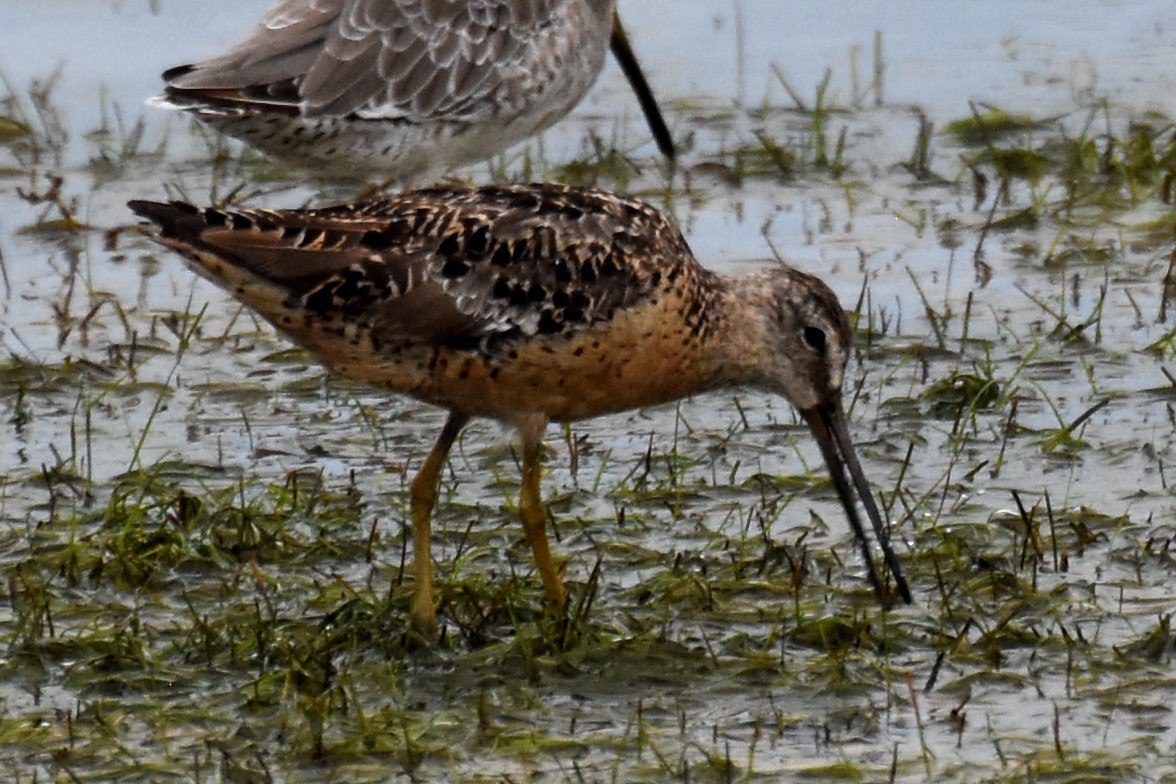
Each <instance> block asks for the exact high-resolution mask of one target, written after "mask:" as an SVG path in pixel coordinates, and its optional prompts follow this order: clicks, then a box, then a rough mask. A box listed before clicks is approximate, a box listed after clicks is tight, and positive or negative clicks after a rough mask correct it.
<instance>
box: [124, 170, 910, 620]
mask: <svg viewBox="0 0 1176 784" xmlns="http://www.w3.org/2000/svg"><path fill="white" fill-rule="evenodd" d="M129 206H130V208H131V209H132V210H134V211H135V212H136V213H138V214H139V215H141V216H143V217H146V218H148V219H150V220H151V221H154V222H155V223H156V224H157V225H158V231H157V233H156V234H155V238H156V239H158V240H159V241H160V242H162V243H163V244H164V245H167V246H168V247H170V248H173V249H174V250H177V251H179V252H180V253H182V254H183V255H184V256H186V257H187V258H188V259H190V260H191V262H192V266H193V267H194V268H195V270H196V271H197V272H199V273H201V274H203V275H204V276H205V277H207V278H209V279H211V280H212V281H213V282H215V283H217V284H218V285H220V286H222V287H223V288H225V289H226V290H227V291H229V292H230V293H231V294H233V296H235V297H237V298H238V299H240V300H241V301H242V302H244V303H246V304H248V305H249V306H251V307H252V308H253V309H255V310H256V311H257V312H259V313H260V314H261V315H263V316H264V317H265V318H267V319H268V320H269V321H270V322H272V323H273V324H274V326H276V327H277V328H278V329H279V330H280V331H282V332H283V333H285V334H286V335H288V336H289V337H290V338H292V339H293V340H294V341H296V342H297V343H300V344H302V345H304V346H306V347H307V348H308V349H309V350H310V351H311V352H312V353H313V354H314V355H315V356H317V357H318V358H319V359H320V360H321V361H322V362H323V363H324V364H326V365H327V366H328V367H330V368H331V369H333V370H335V371H336V372H338V373H340V374H342V375H344V376H348V377H350V378H354V379H359V380H362V381H367V382H371V383H375V384H379V385H383V386H385V387H388V388H390V389H392V390H396V391H399V392H405V393H407V394H409V395H412V396H414V397H416V398H419V399H420V400H424V401H426V402H429V403H433V404H436V405H439V406H443V407H445V408H447V409H448V410H449V412H450V413H449V418H448V420H447V421H446V423H445V426H444V429H443V430H442V432H441V436H440V437H439V438H438V440H437V443H436V445H435V446H434V447H433V449H432V451H431V452H430V453H429V456H428V458H427V459H426V460H425V462H424V464H423V466H422V467H421V469H420V471H419V472H418V473H417V475H416V477H415V478H414V480H413V482H412V488H411V508H412V521H413V538H414V546H415V553H414V564H415V565H414V574H415V586H414V598H413V607H412V612H413V620H414V625H415V626H416V628H417V629H418V630H420V631H421V632H423V633H424V634H426V635H433V634H434V633H435V631H436V615H435V613H436V611H435V608H434V605H433V595H432V571H431V565H430V564H431V562H430V544H431V530H430V517H431V514H432V508H433V505H434V503H435V501H436V496H437V485H438V480H439V477H440V474H441V470H442V468H443V466H444V464H445V460H446V457H447V455H448V453H449V449H450V447H451V446H452V445H453V443H454V440H455V439H456V438H457V436H458V433H459V432H460V431H461V429H462V427H464V425H465V424H466V422H468V421H469V419H470V418H471V417H475V416H483V417H491V418H494V419H498V420H500V421H503V422H505V423H508V424H511V425H513V426H514V427H515V428H517V429H518V431H519V434H520V436H521V438H522V452H523V469H522V471H523V476H522V487H521V492H520V498H519V514H520V517H521V518H522V522H523V529H524V531H525V533H526V537H527V541H528V542H529V543H530V545H531V548H532V552H533V553H534V556H535V563H536V566H537V568H538V571H539V575H540V577H541V579H542V581H543V587H544V590H545V591H546V594H547V598H548V599H549V601H550V602H551V604H552V605H554V606H555V607H556V608H557V609H560V610H562V609H563V608H564V607H565V605H566V602H567V593H566V591H565V589H564V585H563V581H562V579H561V577H560V574H559V569H558V568H557V567H556V565H555V562H554V560H553V559H552V556H551V552H550V550H549V547H548V542H547V536H546V533H545V524H546V512H545V509H544V507H543V504H542V501H541V496H540V473H541V457H542V439H543V433H544V430H545V429H546V427H547V424H548V422H549V421H551V420H556V421H562V422H567V421H572V420H578V419H583V418H586V417H592V416H596V415H599V414H605V413H608V412H614V411H620V410H623V409H630V408H636V407H639V406H648V405H655V404H658V403H663V402H666V401H671V400H675V399H678V398H681V397H683V396H686V395H690V394H692V393H695V392H702V391H705V390H710V389H716V388H721V387H731V386H752V387H758V388H761V389H766V390H770V391H773V392H777V393H780V394H783V395H784V396H785V397H787V398H788V399H789V400H790V401H792V403H793V404H794V405H795V406H796V407H797V408H798V409H799V410H800V412H801V414H802V415H803V416H804V418H805V420H806V421H807V422H808V424H809V426H810V428H811V429H812V432H813V435H814V436H815V437H816V439H817V442H818V443H819V444H820V448H821V452H822V454H823V455H824V458H825V461H826V463H827V464H828V468H829V472H830V474H831V476H832V479H833V484H834V486H835V487H836V489H837V494H838V496H839V498H840V500H841V503H842V505H843V506H844V508H845V513H846V515H847V516H848V518H849V521H850V524H851V525H852V527H853V530H854V533H855V534H856V535H857V537H858V539H859V541H860V543H861V547H862V555H863V558H864V561H865V564H866V567H867V572H868V574H869V578H870V581H871V583H872V584H873V586H874V589H875V590H876V591H877V592H878V594H879V596H885V595H886V593H887V590H888V589H887V588H886V587H885V584H884V582H883V581H882V580H881V578H880V577H879V575H878V572H877V570H876V568H875V565H874V560H873V555H872V551H871V547H870V544H869V542H868V541H867V539H866V535H865V531H864V529H863V527H862V524H861V521H860V519H859V517H858V513H857V507H856V503H855V501H854V495H853V491H854V489H856V491H857V495H858V497H859V498H860V499H861V502H862V505H863V506H864V508H865V510H866V514H867V515H868V517H869V519H870V522H871V524H872V526H873V529H874V533H875V536H876V537H877V539H878V544H879V546H880V548H881V550H882V553H883V557H884V561H885V565H886V567H887V568H888V569H889V571H890V574H891V576H892V578H893V580H894V584H895V586H896V588H897V590H898V593H899V594H900V595H901V597H902V598H903V599H904V600H905V601H907V602H910V599H911V595H910V589H909V588H908V586H907V582H906V580H905V578H904V577H903V575H902V570H901V567H900V564H899V562H898V558H897V557H896V556H895V554H894V551H893V550H892V549H891V547H890V543H889V532H888V530H887V528H886V525H885V523H884V522H883V520H882V518H881V515H880V514H879V512H878V508H877V505H876V504H875V502H874V498H873V496H872V494H871V493H870V489H869V485H868V483H867V482H866V479H865V476H864V474H863V472H862V469H861V466H860V464H859V463H858V460H857V457H856V455H855V453H854V449H853V444H852V442H851V440H850V437H849V434H848V430H847V428H846V422H845V415H844V412H843V409H842V404H841V382H842V376H843V373H844V370H845V364H846V361H847V360H848V358H849V354H850V349H851V346H850V327H849V323H848V321H847V319H846V315H845V312H844V311H843V310H842V308H841V305H840V304H839V303H838V301H837V298H836V296H835V295H834V294H833V292H832V291H830V290H829V288H828V287H827V286H826V285H825V284H824V283H822V282H821V281H820V280H818V279H817V278H815V277H813V276H811V275H807V274H805V273H803V272H799V271H797V270H794V269H791V268H789V267H786V266H784V265H778V266H774V267H771V268H768V269H764V270H761V271H758V272H753V273H751V274H747V275H742V276H728V277H724V276H720V275H717V274H715V273H713V272H710V271H709V270H707V269H705V268H704V267H702V266H701V265H700V264H699V263H698V262H697V261H695V259H694V257H693V255H692V254H691V252H690V249H689V248H688V247H687V245H686V242H685V240H684V239H683V237H682V235H681V233H680V232H679V231H678V230H677V228H675V227H674V226H673V225H672V224H671V223H670V222H669V221H668V220H667V219H666V218H665V217H663V216H662V215H661V214H660V213H659V212H658V211H656V210H655V209H653V208H652V207H649V206H648V205H646V204H643V203H642V202H639V201H636V200H632V199H627V198H622V197H619V196H615V195H612V194H609V193H604V192H600V191H591V190H580V189H574V188H568V187H564V186H558V185H530V186H490V187H484V188H478V189H432V190H422V191H415V192H406V193H403V194H401V195H399V196H396V197H393V198H390V199H387V200H382V201H373V202H367V203H360V204H353V205H343V206H337V207H326V208H322V209H311V210H282V211H269V210H247V209H233V210H220V209H213V208H207V209H198V208H196V207H194V206H192V205H189V204H185V203H182V202H172V203H170V204H162V203H157V202H147V201H133V202H130V205H129ZM846 471H848V474H849V479H847V478H846Z"/></svg>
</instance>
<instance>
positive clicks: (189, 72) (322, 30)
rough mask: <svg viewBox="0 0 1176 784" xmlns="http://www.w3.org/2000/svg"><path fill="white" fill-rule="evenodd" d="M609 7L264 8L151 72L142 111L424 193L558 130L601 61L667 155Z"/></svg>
mask: <svg viewBox="0 0 1176 784" xmlns="http://www.w3.org/2000/svg"><path fill="white" fill-rule="evenodd" d="M615 9H616V0H280V1H279V2H278V3H277V5H275V6H274V7H273V8H272V9H271V10H270V11H269V12H268V13H267V14H266V16H265V17H264V18H263V19H262V20H261V22H260V23H258V25H257V27H256V28H254V30H253V32H252V33H251V34H250V35H249V37H248V38H246V39H245V40H244V41H242V42H241V43H239V44H237V45H236V46H234V47H233V48H232V49H230V50H228V51H227V52H225V53H224V54H222V55H220V56H219V57H213V58H211V59H208V60H204V61H203V62H199V63H195V64H191V65H181V66H177V67H175V68H172V69H170V70H168V71H165V72H164V74H163V79H164V81H165V82H166V83H167V84H166V87H165V89H164V92H163V94H162V95H160V96H158V97H157V98H155V99H154V100H153V103H154V104H155V105H157V106H161V107H165V108H172V109H182V110H186V111H190V112H192V113H193V114H195V115H196V116H197V117H198V118H200V119H201V120H203V121H204V122H206V123H208V124H209V125H211V126H213V127H215V128H217V129H218V130H219V131H221V132H223V133H225V134H227V135H229V136H232V137H235V138H238V139H241V140H242V141H245V142H247V143H249V144H251V145H253V146H255V147H257V148H259V149H261V150H263V151H265V152H267V153H270V154H272V155H274V156H275V157H278V158H281V159H284V160H286V161H291V162H294V163H296V164H298V165H300V166H301V167H303V168H307V169H313V170H315V171H319V172H324V173H328V174H332V175H335V176H345V177H347V178H349V179H356V178H359V179H365V178H372V177H373V176H375V177H380V178H385V179H387V178H391V179H392V180H395V181H398V182H402V183H403V182H408V181H412V180H414V179H416V180H422V179H429V178H435V177H437V176H440V175H441V174H443V173H444V172H446V171H448V170H450V169H453V168H456V167H458V166H462V165H464V164H468V163H473V162H476V161H479V160H483V159H486V158H489V157H491V156H493V155H495V154H496V153H498V152H501V151H502V150H504V149H506V148H507V147H509V146H511V145H512V144H515V143H516V142H519V141H522V140H523V139H526V138H527V137H529V136H532V135H534V134H536V133H538V132H540V131H542V130H543V129H545V128H547V127H548V126H550V125H552V124H553V123H555V122H556V121H557V120H559V119H560V118H562V117H563V116H564V115H566V114H567V113H568V112H569V111H571V109H572V108H573V107H574V106H575V105H576V104H577V103H579V102H580V99H581V98H583V97H584V95H585V93H587V92H588V90H589V88H590V87H591V86H592V84H593V82H595V81H596V77H597V75H598V74H599V73H600V70H601V68H602V66H603V64H604V56H605V48H606V47H609V46H611V48H612V51H613V54H614V55H615V56H616V58H617V61H618V62H619V63H620V65H621V68H622V69H623V70H624V72H625V75H626V76H627V77H628V79H629V82H630V84H631V85H632V86H633V89H634V90H635V92H636V93H637V97H638V99H639V101H640V103H641V108H642V110H643V111H644V113H645V116H646V119H647V121H648V122H649V125H650V128H651V129H652V131H653V135H654V138H655V139H656V140H657V144H658V146H659V147H660V149H661V151H662V152H663V153H664V154H665V155H666V156H667V157H669V158H670V159H671V160H672V159H673V156H674V147H673V142H672V140H671V138H670V133H669V130H668V129H667V128H666V125H665V122H664V121H663V119H662V116H661V113H660V111H659V110H658V107H657V103H656V101H655V100H654V98H653V94H652V92H651V91H650V89H649V86H648V84H647V83H646V81H645V77H644V75H643V74H642V72H641V69H640V67H639V66H638V64H637V60H636V58H635V57H634V55H633V52H632V49H631V48H630V47H629V43H628V41H627V39H626V36H625V32H624V29H623V28H622V27H621V23H620V18H619V17H618V16H617V15H616V10H615Z"/></svg>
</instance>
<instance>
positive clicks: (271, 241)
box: [131, 185, 707, 353]
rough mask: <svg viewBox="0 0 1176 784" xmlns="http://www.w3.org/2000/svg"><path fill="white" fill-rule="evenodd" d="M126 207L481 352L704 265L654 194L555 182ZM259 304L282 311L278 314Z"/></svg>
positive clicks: (353, 317) (592, 317)
mask: <svg viewBox="0 0 1176 784" xmlns="http://www.w3.org/2000/svg"><path fill="white" fill-rule="evenodd" d="M131 207H132V209H133V210H135V212H137V213H138V214H140V215H143V216H144V217H147V218H149V219H151V220H153V221H155V222H156V223H158V224H160V225H161V226H162V232H161V239H162V240H163V241H164V242H165V243H166V244H169V245H171V246H172V247H177V249H179V250H181V251H185V249H186V248H191V249H193V250H194V251H196V252H195V253H194V252H192V251H190V250H189V251H186V254H187V255H189V256H190V257H192V258H197V260H198V261H201V260H200V259H199V258H198V255H199V252H205V253H211V254H213V255H214V256H215V257H217V258H219V259H223V260H224V261H226V262H228V263H229V264H230V265H231V266H232V267H233V268H235V269H241V270H245V271H246V272H248V273H249V274H250V275H253V276H257V277H258V278H262V279H264V281H265V282H266V283H267V284H269V285H271V286H274V287H277V288H279V289H281V290H282V292H283V296H282V297H270V298H269V300H270V301H273V302H281V303H282V307H283V308H286V309H288V310H293V311H296V312H297V311H302V312H305V313H308V314H316V315H329V316H332V317H335V318H342V320H344V321H348V322H352V323H357V324H362V325H363V326H364V327H365V328H370V329H372V330H374V331H375V332H377V333H378V334H379V335H380V337H381V339H382V340H385V341H389V342H399V343H414V344H430V345H446V346H450V347H454V348H466V349H470V350H476V351H479V352H483V353H494V352H496V351H499V350H503V349H505V348H506V347H508V346H509V345H510V344H512V343H513V342H514V341H515V340H517V339H520V338H532V337H535V336H545V335H546V336H553V337H554V336H556V335H560V334H565V335H567V334H572V333H574V332H576V331H578V330H583V329H586V328H588V327H591V326H593V325H598V324H601V323H603V322H607V321H608V320H609V319H611V318H613V317H614V316H615V315H616V313H617V312H619V311H620V310H622V309H624V308H626V307H629V306H632V305H633V304H635V303H637V302H639V301H641V300H643V299H651V298H655V297H657V296H659V292H662V291H664V290H666V289H667V288H668V287H670V286H671V285H672V284H673V283H674V281H675V280H677V278H678V277H679V276H681V275H683V274H686V275H705V274H707V273H705V272H704V271H703V270H702V268H700V267H698V266H697V265H694V264H691V263H688V260H689V258H690V257H689V251H688V250H687V249H686V246H685V241H684V240H683V239H682V237H681V235H680V233H679V232H678V231H677V229H676V228H674V227H673V225H671V224H670V223H669V222H668V221H666V220H665V218H663V217H662V216H661V215H660V214H659V213H658V212H657V211H655V210H653V209H652V208H650V207H648V206H646V205H644V204H642V203H640V202H637V201H633V200H628V199H622V198H619V197H616V196H612V195H610V194H606V193H601V192H596V191H585V190H577V189H570V188H564V187H561V186H553V185H537V186H503V187H496V186H492V187H486V188H479V189H475V190H445V189H437V190H428V191H415V192H411V193H407V194H403V195H401V196H398V197H395V198H392V199H388V200H384V201H379V202H368V203H364V204H360V205H353V206H352V205H348V206H340V207H331V208H325V209H319V210H291V211H275V212H269V211H249V210H240V211H232V212H222V211H218V210H211V209H207V210H197V209H196V208H193V207H190V206H188V205H182V204H180V205H175V204H173V205H160V204H154V203H149V202H133V203H132V205H131ZM201 264H202V265H203V267H204V268H203V269H202V270H201V272H202V273H203V274H205V275H206V276H209V277H213V278H214V279H216V278H217V277H220V278H221V280H219V281H218V282H220V283H221V285H224V286H225V287H226V288H228V289H229V290H230V291H232V290H233V284H232V283H231V282H226V280H225V276H224V275H223V274H221V275H218V274H217V273H216V272H215V271H214V272H213V274H212V275H209V267H208V265H207V264H206V263H204V262H202V261H201ZM250 304H254V305H255V306H256V305H257V303H250ZM263 315H266V316H267V317H269V318H271V320H273V321H274V322H275V323H279V321H280V317H281V315H282V314H274V313H266V312H264V310H263Z"/></svg>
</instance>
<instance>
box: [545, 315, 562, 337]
mask: <svg viewBox="0 0 1176 784" xmlns="http://www.w3.org/2000/svg"><path fill="white" fill-rule="evenodd" d="M562 331H563V324H561V323H559V322H558V321H556V320H555V317H554V316H553V315H552V312H551V310H549V309H544V311H543V312H542V313H540V314H539V334H541V335H555V334H557V333H559V332H562Z"/></svg>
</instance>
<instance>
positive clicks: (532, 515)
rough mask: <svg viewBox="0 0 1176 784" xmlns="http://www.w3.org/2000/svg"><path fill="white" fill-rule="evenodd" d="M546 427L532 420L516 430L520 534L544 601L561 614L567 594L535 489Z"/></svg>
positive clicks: (542, 421) (545, 513)
mask: <svg viewBox="0 0 1176 784" xmlns="http://www.w3.org/2000/svg"><path fill="white" fill-rule="evenodd" d="M546 426H547V421H546V419H543V420H539V419H536V420H535V421H531V422H527V423H524V425H523V426H520V428H519V431H520V433H521V434H522V437H523V485H522V489H521V490H520V492H519V517H521V518H522V519H523V533H524V534H526V536H527V541H528V542H529V543H530V544H531V552H532V553H534V555H535V566H536V568H538V570H539V577H540V579H542V580H543V590H544V592H546V593H547V600H548V601H549V602H551V604H552V606H553V607H555V609H556V610H558V611H560V612H563V611H564V609H565V608H566V607H567V603H568V592H567V590H565V589H564V584H563V580H562V579H561V578H560V576H559V570H557V569H556V568H555V562H554V561H553V560H552V559H551V548H550V547H549V546H548V543H547V512H546V510H544V508H543V501H542V497H541V495H540V487H539V485H540V479H541V478H542V474H543V459H542V458H543V430H544V429H545V427H546Z"/></svg>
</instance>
